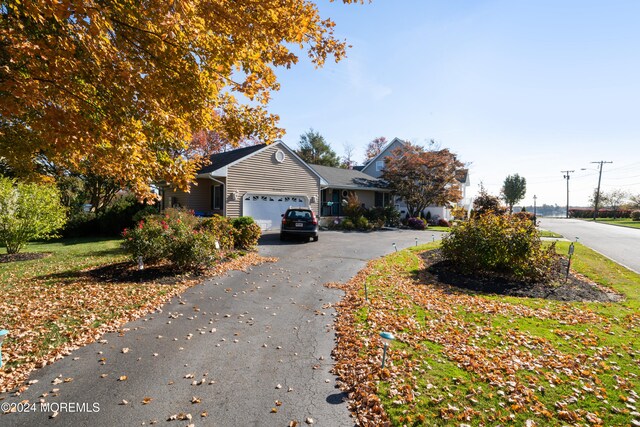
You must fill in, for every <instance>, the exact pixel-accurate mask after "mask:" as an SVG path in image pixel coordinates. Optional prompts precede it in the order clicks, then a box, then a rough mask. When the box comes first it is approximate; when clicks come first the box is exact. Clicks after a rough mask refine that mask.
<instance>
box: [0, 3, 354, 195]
mask: <svg viewBox="0 0 640 427" xmlns="http://www.w3.org/2000/svg"><path fill="white" fill-rule="evenodd" d="M342 1H343V3H359V2H360V1H358V0H342ZM0 16H1V19H0V34H1V37H0V160H2V161H4V162H5V163H6V165H8V166H9V167H10V168H11V170H12V171H13V172H14V173H15V174H16V175H32V176H33V175H37V167H36V165H35V164H34V158H35V157H36V156H37V155H43V156H45V157H46V158H48V159H49V160H50V161H51V162H53V163H55V164H57V165H59V166H60V167H62V168H64V169H67V170H70V171H72V172H74V173H81V174H85V173H86V172H87V171H86V170H85V169H86V168H87V167H88V166H86V165H91V166H90V167H91V168H92V169H91V172H92V173H93V174H95V175H97V176H103V177H110V178H113V179H115V180H117V181H119V182H120V183H121V184H122V185H123V186H128V187H129V188H131V189H132V190H133V191H135V192H136V193H137V194H138V195H139V196H151V194H150V188H149V184H150V182H151V181H152V180H160V179H163V180H166V181H170V182H172V183H173V184H174V185H175V186H177V187H179V188H181V189H188V185H189V183H190V182H191V181H192V180H193V178H194V176H195V171H196V170H197V168H198V167H199V166H200V164H201V162H203V158H202V157H201V156H195V157H192V158H189V157H186V156H184V155H183V154H182V152H183V151H184V150H185V149H186V148H187V147H188V146H189V141H190V140H191V136H192V135H193V134H194V133H195V132H198V131H201V130H207V131H213V132H216V133H217V134H218V135H220V136H221V137H222V138H223V139H224V140H226V141H230V142H231V143H236V142H238V141H241V140H243V139H245V138H248V137H254V138H258V139H259V140H261V141H266V142H269V141H272V140H274V139H276V138H277V137H279V136H280V135H281V134H282V129H279V128H278V127H277V121H278V116H277V115H274V114H270V113H269V112H267V110H266V106H267V104H268V102H269V99H270V96H271V92H272V91H275V90H278V89H279V83H278V81H277V79H276V74H275V68H276V67H286V68H289V67H291V66H292V65H294V64H296V63H297V62H298V54H297V51H296V49H298V48H302V49H305V48H306V50H307V53H308V56H309V58H310V60H311V61H312V62H313V63H314V64H315V65H316V66H318V67H321V66H322V65H323V64H324V63H325V61H326V60H327V59H330V58H333V59H335V60H336V61H339V60H340V59H342V58H343V57H344V55H345V49H346V43H345V41H342V40H338V39H336V38H335V37H334V34H333V27H334V23H333V22H332V21H331V20H329V19H322V18H321V17H320V14H319V11H318V9H317V6H316V5H315V4H314V3H312V2H310V1H308V0H262V1H259V2H256V1H255V0H215V1H204V2H203V1H197V0H181V1H147V2H139V1H135V0H114V1H109V2H97V1H95V0H60V1H56V2H51V1H48V0H35V1H26V2H17V1H9V2H7V1H3V2H2V6H0Z"/></svg>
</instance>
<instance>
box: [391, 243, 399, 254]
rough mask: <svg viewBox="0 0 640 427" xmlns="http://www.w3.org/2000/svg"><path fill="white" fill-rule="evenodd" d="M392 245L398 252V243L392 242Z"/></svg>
mask: <svg viewBox="0 0 640 427" xmlns="http://www.w3.org/2000/svg"><path fill="white" fill-rule="evenodd" d="M391 245H392V246H393V249H395V250H396V252H398V247H397V246H396V244H395V243H392V244H391Z"/></svg>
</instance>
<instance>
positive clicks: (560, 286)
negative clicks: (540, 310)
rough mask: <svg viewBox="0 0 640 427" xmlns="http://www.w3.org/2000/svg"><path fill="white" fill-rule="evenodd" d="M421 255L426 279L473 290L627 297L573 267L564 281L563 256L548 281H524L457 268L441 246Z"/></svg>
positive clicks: (521, 294)
mask: <svg viewBox="0 0 640 427" xmlns="http://www.w3.org/2000/svg"><path fill="white" fill-rule="evenodd" d="M421 257H422V259H423V260H424V263H425V267H426V269H425V271H424V273H425V275H426V276H427V279H431V280H434V281H437V282H440V283H442V284H446V285H450V286H454V287H456V288H460V289H465V290H469V291H473V292H481V293H487V294H498V295H508V296H514V297H527V298H545V299H552V300H558V301H583V302H586V301H597V302H619V301H622V300H624V296H623V295H620V294H618V293H616V292H614V291H613V290H611V289H609V288H606V287H604V286H601V285H599V284H597V283H595V282H593V281H591V280H589V279H588V278H586V277H584V276H582V275H580V274H578V273H576V272H574V271H573V270H570V272H569V277H568V279H567V280H566V281H565V274H566V271H567V262H568V260H567V258H565V257H563V256H558V257H557V258H556V260H555V263H554V267H553V271H552V279H551V280H550V281H549V282H546V283H544V282H525V281H522V280H518V279H514V278H512V277H508V276H504V275H473V276H470V275H464V274H461V273H458V272H457V271H455V269H454V268H453V265H452V264H451V262H449V261H446V260H444V259H443V257H442V254H441V252H440V250H438V249H436V250H431V251H426V252H423V253H422V254H421Z"/></svg>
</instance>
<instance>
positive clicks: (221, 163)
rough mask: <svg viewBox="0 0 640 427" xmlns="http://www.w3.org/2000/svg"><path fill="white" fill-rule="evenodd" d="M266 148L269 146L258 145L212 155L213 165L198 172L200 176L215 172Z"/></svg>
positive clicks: (210, 164)
mask: <svg viewBox="0 0 640 427" xmlns="http://www.w3.org/2000/svg"><path fill="white" fill-rule="evenodd" d="M266 146H267V144H258V145H252V146H250V147H243V148H237V149H235V150H231V151H226V152H224V153H216V154H212V155H211V156H210V157H209V161H210V162H211V163H209V164H208V165H206V166H204V167H202V168H200V170H198V174H201V173H209V172H213V171H215V170H218V169H220V168H222V167H225V166H228V165H229V164H231V163H233V162H236V161H238V160H240V159H242V158H243V157H246V156H248V155H250V154H253V153H255V152H256V151H259V150H261V149H263V148H265V147H266Z"/></svg>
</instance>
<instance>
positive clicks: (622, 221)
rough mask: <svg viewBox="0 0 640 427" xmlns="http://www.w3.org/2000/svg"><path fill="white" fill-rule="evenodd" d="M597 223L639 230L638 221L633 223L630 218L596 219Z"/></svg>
mask: <svg viewBox="0 0 640 427" xmlns="http://www.w3.org/2000/svg"><path fill="white" fill-rule="evenodd" d="M597 222H600V223H603V224H611V225H619V226H621V227H629V228H640V221H634V220H632V219H631V218H615V219H614V218H598V221H597Z"/></svg>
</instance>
